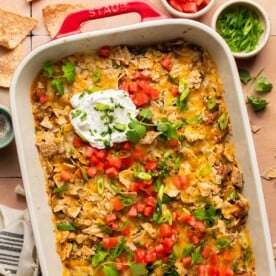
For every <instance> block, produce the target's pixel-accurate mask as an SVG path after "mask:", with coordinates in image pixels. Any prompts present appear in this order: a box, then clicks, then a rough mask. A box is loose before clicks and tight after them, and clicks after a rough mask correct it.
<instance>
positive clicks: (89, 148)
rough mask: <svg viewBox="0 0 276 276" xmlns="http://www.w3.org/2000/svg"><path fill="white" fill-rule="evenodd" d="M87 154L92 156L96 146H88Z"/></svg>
mask: <svg viewBox="0 0 276 276" xmlns="http://www.w3.org/2000/svg"><path fill="white" fill-rule="evenodd" d="M84 154H85V156H86V157H88V158H90V157H91V156H92V155H93V154H94V148H92V147H90V146H87V147H86V148H85V152H84Z"/></svg>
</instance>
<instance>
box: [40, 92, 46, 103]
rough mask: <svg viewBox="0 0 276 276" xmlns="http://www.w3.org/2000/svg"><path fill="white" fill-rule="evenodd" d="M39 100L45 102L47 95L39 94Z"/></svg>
mask: <svg viewBox="0 0 276 276" xmlns="http://www.w3.org/2000/svg"><path fill="white" fill-rule="evenodd" d="M39 101H40V102H41V103H42V104H45V103H47V101H48V97H47V95H45V94H41V95H39Z"/></svg>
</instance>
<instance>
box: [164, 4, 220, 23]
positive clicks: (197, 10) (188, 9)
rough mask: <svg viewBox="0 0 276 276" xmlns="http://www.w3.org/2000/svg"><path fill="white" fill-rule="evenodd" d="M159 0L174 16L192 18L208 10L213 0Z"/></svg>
mask: <svg viewBox="0 0 276 276" xmlns="http://www.w3.org/2000/svg"><path fill="white" fill-rule="evenodd" d="M161 2H162V4H163V6H164V7H165V8H166V9H167V10H168V11H169V12H170V13H171V14H172V15H173V16H174V17H182V18H190V19H194V18H197V17H200V16H202V15H204V14H205V13H206V12H208V11H209V10H210V9H211V7H212V6H213V4H214V3H215V0H161Z"/></svg>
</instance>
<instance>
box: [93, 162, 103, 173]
mask: <svg viewBox="0 0 276 276" xmlns="http://www.w3.org/2000/svg"><path fill="white" fill-rule="evenodd" d="M95 167H96V169H97V171H102V170H103V169H104V162H101V161H100V162H99V163H98V164H97V165H96V166H95Z"/></svg>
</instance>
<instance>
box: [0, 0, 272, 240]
mask: <svg viewBox="0 0 276 276" xmlns="http://www.w3.org/2000/svg"><path fill="white" fill-rule="evenodd" d="M118 2H121V1H118V0H113V1H111V0H101V1H100V0H93V1H92V0H90V1H89V0H85V1H83V0H82V1H81V0H70V1H69V0H67V3H70V4H72V3H82V4H83V3H85V4H88V3H89V5H90V6H91V7H99V6H102V5H107V4H112V3H118ZM149 2H152V3H153V4H154V5H155V6H156V7H157V8H158V9H159V10H160V11H161V12H163V13H164V14H166V15H168V16H169V14H168V13H167V12H166V11H165V10H164V8H163V6H162V4H161V3H160V1H159V0H150V1H149ZM223 2H224V1H223V0H217V1H216V4H215V5H214V7H213V8H212V10H211V11H210V12H209V13H208V14H207V15H206V16H204V17H202V18H201V19H200V20H199V21H202V22H203V23H205V24H207V25H210V22H211V17H212V14H213V13H214V11H215V10H216V8H217V7H218V6H219V5H220V4H221V3H223ZM256 2H259V3H260V4H261V5H262V6H263V7H264V9H265V10H266V11H267V13H268V15H269V17H270V22H271V36H270V39H269V42H268V44H267V46H266V47H265V49H264V50H263V51H262V52H261V53H260V54H259V55H258V56H256V57H254V58H251V59H249V60H246V61H237V65H238V66H239V67H243V68H246V69H248V70H249V72H250V73H251V74H252V75H256V74H257V73H258V72H259V71H260V70H261V69H262V68H264V71H263V73H262V75H264V76H266V77H267V78H268V79H269V80H270V81H271V82H272V83H273V85H274V88H273V90H272V91H271V92H270V93H268V94H267V95H265V96H264V97H265V98H266V99H267V100H268V101H270V104H269V105H268V106H267V108H266V110H265V111H264V112H260V113H254V112H252V110H251V108H250V107H248V113H249V117H250V121H251V122H252V123H253V124H255V125H257V126H259V127H261V129H260V130H259V131H258V132H257V133H255V134H253V138H254V143H255V148H256V153H257V160H258V164H259V169H260V173H261V174H262V173H263V172H264V171H265V170H266V169H268V168H270V167H272V166H275V167H276V159H275V157H276V70H275V69H276V68H275V67H276V5H275V0H258V1H256ZM53 3H66V0H63V1H62V0H37V1H34V2H33V3H30V2H27V1H25V0H16V5H15V3H14V1H10V0H1V1H0V9H5V10H10V11H13V12H17V13H19V14H22V15H25V16H33V17H34V18H36V19H37V20H38V24H37V26H36V28H35V29H34V30H33V32H32V35H31V36H29V37H27V38H26V39H25V40H24V41H23V43H22V44H23V47H24V50H25V52H26V54H27V53H28V52H30V51H31V50H32V49H34V48H35V47H37V46H39V45H41V44H43V43H45V42H47V41H49V40H50V38H49V35H48V32H47V30H46V28H45V25H44V23H43V18H42V9H43V7H45V6H47V5H49V4H53ZM138 21H139V17H137V16H135V15H134V14H130V15H127V16H126V15H124V16H119V17H116V18H115V17H114V18H109V19H100V20H94V21H93V22H89V26H91V27H92V28H93V30H95V29H104V28H108V27H112V26H115V25H116V26H118V25H124V24H132V23H136V22H138ZM89 28H90V27H89ZM0 104H2V105H5V106H8V107H9V90H8V89H3V88H0ZM18 184H20V185H22V184H23V183H22V179H21V173H20V168H19V163H18V158H17V152H16V145H15V142H14V141H13V142H12V143H11V144H10V145H9V146H8V147H6V148H4V149H0V204H3V205H6V206H9V207H12V208H17V209H24V208H26V201H25V199H24V197H22V196H18V195H16V193H15V186H17V185H18ZM262 185H263V191H264V197H265V202H266V208H267V215H268V220H269V226H270V231H271V239H272V243H276V215H275V213H274V211H275V210H276V180H270V181H267V180H265V179H262Z"/></svg>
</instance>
